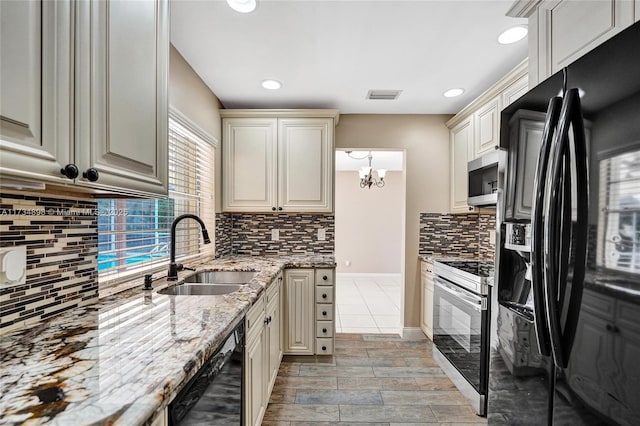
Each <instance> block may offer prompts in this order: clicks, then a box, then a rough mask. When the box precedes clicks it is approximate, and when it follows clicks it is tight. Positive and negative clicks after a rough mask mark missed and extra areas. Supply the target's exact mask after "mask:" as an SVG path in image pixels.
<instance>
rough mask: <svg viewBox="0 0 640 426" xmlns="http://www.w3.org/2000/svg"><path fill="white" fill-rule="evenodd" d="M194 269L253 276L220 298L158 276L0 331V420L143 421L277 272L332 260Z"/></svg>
mask: <svg viewBox="0 0 640 426" xmlns="http://www.w3.org/2000/svg"><path fill="white" fill-rule="evenodd" d="M188 266H194V265H193V264H189V265H188ZM195 266H196V268H197V270H199V271H200V270H257V271H259V272H258V273H257V275H256V277H255V278H254V279H252V280H251V282H250V283H249V284H247V285H245V286H243V287H242V288H241V289H240V290H238V291H236V292H233V293H230V294H227V295H223V296H167V295H162V294H158V293H157V290H159V289H162V288H165V287H167V285H168V283H167V281H166V279H161V280H158V281H155V282H154V283H153V285H154V290H153V291H148V290H147V291H145V290H142V289H139V288H137V289H131V290H128V291H126V292H122V293H119V294H117V295H114V296H110V297H106V298H102V299H100V301H99V302H98V303H97V304H95V305H92V306H88V307H83V308H77V309H74V310H71V311H68V312H65V313H63V314H61V315H59V316H56V317H54V318H52V319H51V320H49V321H47V322H45V323H43V324H41V325H38V326H36V327H34V328H30V329H29V330H26V331H18V332H15V333H10V334H8V335H5V336H2V337H0V424H1V425H17V424H26V425H32V424H34V425H37V424H52V425H65V426H71V425H89V424H115V425H139V424H145V423H149V422H150V421H151V420H152V419H153V418H154V417H155V416H156V415H157V413H159V412H160V410H162V409H163V408H164V407H166V406H167V405H168V404H169V403H170V402H171V400H172V399H173V398H174V397H175V396H176V395H177V393H178V391H179V390H180V389H181V387H182V386H183V385H184V384H185V383H187V382H188V381H189V379H190V378H191V377H192V376H193V375H194V374H195V373H196V372H197V371H198V369H199V368H200V366H201V365H202V364H203V363H204V361H205V360H206V359H207V358H208V357H209V356H211V355H212V354H213V353H214V352H215V351H216V349H217V348H218V346H219V345H220V344H221V343H222V340H223V339H224V337H226V335H227V334H228V333H229V332H230V331H231V330H233V328H235V326H236V325H237V324H238V323H239V322H240V321H242V319H243V318H244V315H245V313H246V312H247V310H248V309H249V307H250V306H251V305H252V304H253V302H254V301H255V300H256V299H257V298H258V296H259V295H260V294H261V293H262V291H264V289H265V288H266V287H267V286H268V285H269V284H270V283H271V282H272V281H273V279H274V278H275V277H276V276H277V275H278V273H279V272H280V271H282V270H283V269H286V268H311V267H318V268H322V267H326V268H333V267H335V258H334V257H333V256H322V255H321V256H304V255H295V256H278V257H228V258H221V259H215V260H211V261H207V262H200V263H199V264H196V265H195ZM192 273H193V272H191V271H185V272H181V273H180V278H181V279H183V278H184V277H185V276H187V275H190V274H192ZM178 282H180V281H178ZM171 284H173V283H171Z"/></svg>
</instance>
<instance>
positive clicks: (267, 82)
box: [261, 80, 282, 90]
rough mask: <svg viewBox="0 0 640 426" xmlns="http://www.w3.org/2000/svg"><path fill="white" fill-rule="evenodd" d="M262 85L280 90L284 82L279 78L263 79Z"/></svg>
mask: <svg viewBox="0 0 640 426" xmlns="http://www.w3.org/2000/svg"><path fill="white" fill-rule="evenodd" d="M261 84H262V87H264V88H265V89H269V90H278V89H279V88H281V87H282V83H280V82H279V81H278V80H262V83H261Z"/></svg>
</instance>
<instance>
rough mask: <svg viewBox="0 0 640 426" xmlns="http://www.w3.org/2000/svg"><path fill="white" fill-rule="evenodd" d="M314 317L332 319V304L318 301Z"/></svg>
mask: <svg viewBox="0 0 640 426" xmlns="http://www.w3.org/2000/svg"><path fill="white" fill-rule="evenodd" d="M316 319H317V320H326V321H333V305H332V304H330V303H318V304H317V305H316Z"/></svg>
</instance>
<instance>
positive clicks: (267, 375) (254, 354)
mask: <svg viewBox="0 0 640 426" xmlns="http://www.w3.org/2000/svg"><path fill="white" fill-rule="evenodd" d="M281 290H282V274H280V275H279V276H278V277H277V278H276V279H275V281H274V282H272V283H271V284H270V285H269V287H267V290H266V292H265V293H263V295H262V296H261V297H260V298H259V299H258V300H257V301H256V302H255V303H254V304H253V306H252V307H251V309H249V312H247V315H246V317H245V323H246V324H245V325H246V335H245V350H244V390H243V392H244V401H245V402H244V419H245V424H247V425H252V426H256V425H260V424H262V418H263V417H264V413H265V410H266V409H267V405H268V404H269V396H270V395H271V390H272V389H273V385H274V383H275V380H276V377H277V376H278V369H279V368H280V361H281V360H282V339H281V330H282V323H281V309H282V297H281Z"/></svg>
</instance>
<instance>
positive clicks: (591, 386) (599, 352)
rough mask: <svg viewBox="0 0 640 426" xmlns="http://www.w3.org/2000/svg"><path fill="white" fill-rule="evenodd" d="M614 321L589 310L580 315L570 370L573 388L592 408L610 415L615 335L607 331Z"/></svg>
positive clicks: (569, 374)
mask: <svg viewBox="0 0 640 426" xmlns="http://www.w3.org/2000/svg"><path fill="white" fill-rule="evenodd" d="M607 326H610V322H609V321H608V320H606V319H602V318H600V317H599V316H597V315H594V314H592V313H591V312H589V311H588V310H587V309H582V311H581V312H580V322H579V323H578V329H577V331H576V337H575V341H574V345H573V349H572V353H574V354H581V355H580V356H573V357H572V358H571V361H570V363H569V367H568V370H567V377H568V382H569V386H570V387H571V389H573V391H574V392H576V393H577V394H578V395H579V396H580V398H582V399H583V400H584V401H585V402H586V403H587V404H588V405H590V406H591V407H593V408H595V409H596V410H598V411H600V412H603V413H606V412H607V410H608V406H609V396H608V392H609V391H610V390H611V388H612V387H611V383H610V379H609V377H612V376H613V375H614V374H615V369H616V366H615V364H614V362H613V360H612V357H611V355H612V345H613V335H612V333H610V332H609V331H607Z"/></svg>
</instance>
